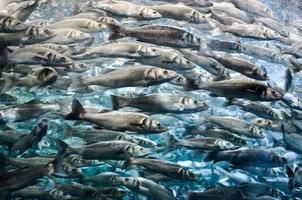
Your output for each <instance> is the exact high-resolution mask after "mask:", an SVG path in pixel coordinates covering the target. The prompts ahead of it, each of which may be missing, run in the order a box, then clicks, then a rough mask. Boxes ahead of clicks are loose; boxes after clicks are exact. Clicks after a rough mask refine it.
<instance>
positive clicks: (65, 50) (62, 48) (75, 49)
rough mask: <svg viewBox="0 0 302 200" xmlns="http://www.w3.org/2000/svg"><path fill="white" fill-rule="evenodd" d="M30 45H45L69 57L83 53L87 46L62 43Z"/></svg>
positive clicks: (36, 45)
mask: <svg viewBox="0 0 302 200" xmlns="http://www.w3.org/2000/svg"><path fill="white" fill-rule="evenodd" d="M32 46H35V47H46V48H49V49H52V50H54V51H57V52H59V53H61V54H63V55H65V56H66V57H70V58H71V56H72V55H77V54H81V53H84V52H85V50H86V48H87V47H84V46H83V47H80V46H76V45H74V46H73V45H63V44H61V45H60V44H54V43H45V44H34V45H32Z"/></svg>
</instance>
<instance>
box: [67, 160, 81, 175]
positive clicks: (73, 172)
mask: <svg viewBox="0 0 302 200" xmlns="http://www.w3.org/2000/svg"><path fill="white" fill-rule="evenodd" d="M63 168H64V171H65V172H66V173H67V174H68V176H71V177H84V175H83V173H82V171H81V170H80V169H78V168H76V167H74V166H72V165H71V164H67V163H66V164H63Z"/></svg>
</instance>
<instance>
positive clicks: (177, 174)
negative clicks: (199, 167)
mask: <svg viewBox="0 0 302 200" xmlns="http://www.w3.org/2000/svg"><path fill="white" fill-rule="evenodd" d="M125 165H126V166H132V165H136V166H141V167H144V168H146V169H147V170H150V171H152V172H157V173H161V174H164V175H166V176H168V177H171V178H175V179H182V180H196V179H197V176H196V175H195V174H194V173H193V172H191V171H189V170H187V169H185V168H184V167H183V166H181V165H178V164H176V163H172V162H168V161H165V160H159V159H142V158H130V159H129V160H128V163H126V164H125Z"/></svg>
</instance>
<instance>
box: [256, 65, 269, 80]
mask: <svg viewBox="0 0 302 200" xmlns="http://www.w3.org/2000/svg"><path fill="white" fill-rule="evenodd" d="M253 75H254V76H255V77H257V79H260V80H269V78H268V75H267V71H266V69H265V68H264V67H255V68H254V70H253Z"/></svg>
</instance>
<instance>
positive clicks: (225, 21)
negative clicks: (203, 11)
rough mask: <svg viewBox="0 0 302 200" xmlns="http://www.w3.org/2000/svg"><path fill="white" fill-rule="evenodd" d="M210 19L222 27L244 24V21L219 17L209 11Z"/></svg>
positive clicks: (223, 16)
mask: <svg viewBox="0 0 302 200" xmlns="http://www.w3.org/2000/svg"><path fill="white" fill-rule="evenodd" d="M210 17H211V19H214V20H216V21H217V22H219V23H221V24H223V25H227V26H231V25H233V24H235V23H237V24H245V22H244V21H242V20H240V19H237V18H234V17H231V16H226V15H220V14H218V13H215V11H213V10H210Z"/></svg>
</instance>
